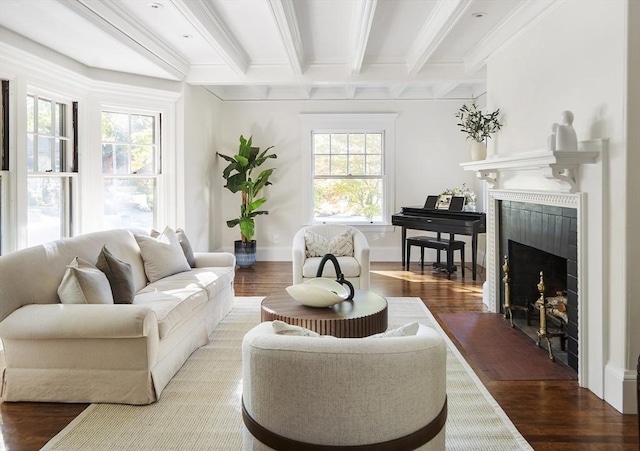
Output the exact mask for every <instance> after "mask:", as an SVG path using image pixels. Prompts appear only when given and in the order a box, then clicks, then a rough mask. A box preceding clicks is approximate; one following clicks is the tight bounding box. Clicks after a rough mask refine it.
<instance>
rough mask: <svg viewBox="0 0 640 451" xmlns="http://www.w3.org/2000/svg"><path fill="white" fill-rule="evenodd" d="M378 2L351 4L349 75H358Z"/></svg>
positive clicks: (368, 1)
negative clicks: (351, 39)
mask: <svg viewBox="0 0 640 451" xmlns="http://www.w3.org/2000/svg"><path fill="white" fill-rule="evenodd" d="M377 3H378V0H357V1H356V2H354V4H353V20H352V24H351V30H352V35H351V36H352V38H353V41H352V55H351V74H352V75H358V74H359V73H360V70H362V62H363V61H364V55H365V53H366V51H367V43H368V42H369V34H370V32H371V26H372V25H373V17H374V16H375V13H376V5H377Z"/></svg>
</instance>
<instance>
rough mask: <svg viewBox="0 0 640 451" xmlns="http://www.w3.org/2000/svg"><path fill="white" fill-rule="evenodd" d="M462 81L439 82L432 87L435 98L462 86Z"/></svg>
mask: <svg viewBox="0 0 640 451" xmlns="http://www.w3.org/2000/svg"><path fill="white" fill-rule="evenodd" d="M460 84H461V83H460V82H455V81H454V82H450V83H437V84H435V85H433V86H432V87H431V92H432V93H433V98H434V99H441V98H443V97H444V96H446V95H447V94H449V93H450V92H451V91H453V90H454V89H456V88H457V87H458V86H460Z"/></svg>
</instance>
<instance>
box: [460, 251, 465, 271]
mask: <svg viewBox="0 0 640 451" xmlns="http://www.w3.org/2000/svg"><path fill="white" fill-rule="evenodd" d="M460 259H461V260H462V262H461V265H462V277H464V247H462V248H460Z"/></svg>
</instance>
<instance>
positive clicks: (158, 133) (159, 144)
mask: <svg viewBox="0 0 640 451" xmlns="http://www.w3.org/2000/svg"><path fill="white" fill-rule="evenodd" d="M104 112H110V113H121V114H127V115H129V116H131V115H140V116H153V117H154V118H155V124H156V126H155V137H154V140H155V146H156V149H157V151H156V153H155V155H154V159H155V161H154V166H155V171H154V172H153V173H148V174H134V173H130V174H117V173H112V174H105V173H103V172H102V133H100V152H99V154H100V168H101V170H100V174H101V180H102V183H101V187H102V190H103V192H104V181H105V180H106V179H121V180H134V179H153V180H154V181H155V183H154V188H155V189H154V193H153V196H154V197H153V199H154V208H153V224H152V227H153V228H155V229H158V228H160V226H159V223H160V218H162V217H163V213H164V210H163V205H164V203H165V202H166V195H165V189H164V177H163V173H164V171H163V164H164V158H163V155H164V148H163V147H164V146H163V142H164V141H163V127H164V124H163V115H162V112H161V111H158V110H153V109H138V108H131V107H126V106H115V105H101V107H100V122H99V129H100V130H102V113H104ZM101 215H102V217H103V220H104V199H103V203H102V209H101ZM162 222H164V221H162ZM103 228H104V223H103Z"/></svg>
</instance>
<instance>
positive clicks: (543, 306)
mask: <svg viewBox="0 0 640 451" xmlns="http://www.w3.org/2000/svg"><path fill="white" fill-rule="evenodd" d="M544 289H545V286H544V274H543V272H542V271H540V282H539V283H538V292H539V293H540V297H539V298H538V300H537V301H536V302H535V304H534V305H535V306H536V307H537V308H538V309H539V310H540V329H539V330H538V343H537V345H538V346H540V342H541V341H542V339H543V338H544V339H545V340H546V341H547V349H548V351H549V359H550V360H551V361H552V362H553V361H555V360H556V359H555V357H554V355H553V350H552V349H551V340H550V338H554V337H560V339H561V340H564V339H565V334H564V332H549V330H548V329H547V308H548V307H550V304H548V303H547V300H546V299H545V296H544Z"/></svg>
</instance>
